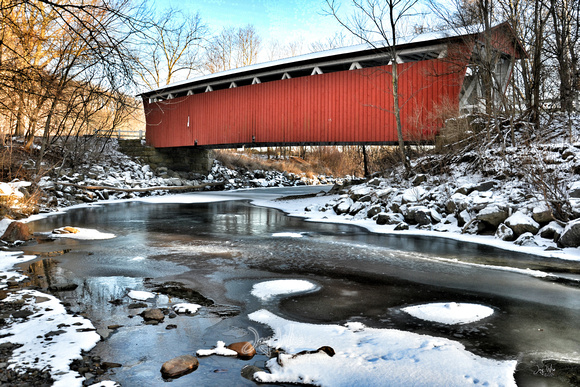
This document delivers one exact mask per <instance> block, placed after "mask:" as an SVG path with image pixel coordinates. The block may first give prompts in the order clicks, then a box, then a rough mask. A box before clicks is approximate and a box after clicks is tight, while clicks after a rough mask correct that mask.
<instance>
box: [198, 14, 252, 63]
mask: <svg viewBox="0 0 580 387" xmlns="http://www.w3.org/2000/svg"><path fill="white" fill-rule="evenodd" d="M260 45H261V38H260V37H259V36H258V33H257V32H256V29H255V28H254V26H252V25H247V26H246V27H240V28H237V29H236V28H224V29H223V30H222V31H221V32H220V33H219V34H218V35H216V36H214V37H213V38H212V39H210V40H209V42H208V45H207V47H206V58H205V62H204V69H205V70H206V71H207V72H209V73H217V72H220V71H225V70H229V69H235V68H238V67H243V66H248V65H251V64H254V63H257V61H258V53H259V49H260Z"/></svg>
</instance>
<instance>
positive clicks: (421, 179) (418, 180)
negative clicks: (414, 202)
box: [411, 175, 427, 187]
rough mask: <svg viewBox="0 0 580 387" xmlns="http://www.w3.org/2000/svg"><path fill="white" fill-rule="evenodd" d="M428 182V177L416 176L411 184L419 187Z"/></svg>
mask: <svg viewBox="0 0 580 387" xmlns="http://www.w3.org/2000/svg"><path fill="white" fill-rule="evenodd" d="M426 181H427V175H416V176H415V177H414V178H413V180H412V181H411V184H413V186H414V187H417V186H418V185H421V184H423V183H424V182H426Z"/></svg>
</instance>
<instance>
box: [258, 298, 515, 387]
mask: <svg viewBox="0 0 580 387" xmlns="http://www.w3.org/2000/svg"><path fill="white" fill-rule="evenodd" d="M249 318H250V319H251V320H253V321H256V322H259V323H263V324H266V325H269V326H270V327H271V329H272V330H273V331H274V336H273V337H271V338H270V339H268V340H267V341H266V342H265V343H266V344H267V345H269V346H270V347H274V348H278V349H283V350H284V351H285V352H286V353H287V355H283V356H279V357H278V358H272V359H270V360H268V362H267V363H266V366H267V368H268V370H269V372H257V373H255V374H254V378H255V380H256V381H258V382H263V383H297V384H314V385H319V386H333V387H334V386H379V385H380V386H469V385H473V384H476V383H479V385H483V386H486V385H487V386H516V383H515V380H514V376H513V374H514V371H515V369H516V364H517V361H515V360H512V361H502V360H494V359H487V358H483V357H480V356H477V355H474V354H473V353H471V352H468V351H467V350H466V349H465V347H464V346H463V345H462V344H461V343H458V342H456V341H452V340H449V339H444V338H438V337H432V336H427V335H420V334H416V333H412V332H404V331H399V330H395V329H375V328H367V327H364V326H361V325H355V326H354V327H356V328H357V329H352V327H353V325H350V327H345V326H340V325H314V324H306V323H299V322H293V321H289V320H286V319H284V318H281V317H279V316H276V315H274V314H273V313H271V312H269V311H267V310H259V311H257V312H254V313H252V314H250V315H249ZM323 346H330V347H331V348H333V349H334V351H335V355H334V356H332V357H331V356H329V355H327V354H326V353H323V352H315V353H312V354H305V355H296V356H294V354H297V353H299V352H301V351H316V350H317V349H318V348H320V347H323ZM443 370H444V372H443Z"/></svg>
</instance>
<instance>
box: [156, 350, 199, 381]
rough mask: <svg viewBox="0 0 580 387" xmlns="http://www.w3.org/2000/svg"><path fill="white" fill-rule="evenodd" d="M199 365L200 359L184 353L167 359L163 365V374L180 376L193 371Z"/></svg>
mask: <svg viewBox="0 0 580 387" xmlns="http://www.w3.org/2000/svg"><path fill="white" fill-rule="evenodd" d="M198 366H199V361H198V360H197V358H196V357H195V356H191V355H182V356H178V357H176V358H173V359H171V360H168V361H166V362H165V363H163V366H161V375H162V376H163V377H164V378H166V379H169V378H179V377H180V376H183V375H186V374H188V373H190V372H193V371H195V370H196V369H197V367H198Z"/></svg>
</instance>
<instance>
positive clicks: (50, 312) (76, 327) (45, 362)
mask: <svg viewBox="0 0 580 387" xmlns="http://www.w3.org/2000/svg"><path fill="white" fill-rule="evenodd" d="M1 302H24V307H23V308H24V309H26V310H29V311H30V312H32V314H31V315H30V316H29V317H28V318H26V319H20V318H8V319H6V323H7V325H6V326H4V327H3V328H2V338H0V343H6V342H11V343H17V344H22V347H20V348H19V349H18V351H15V352H14V353H13V354H12V357H11V359H10V360H9V366H8V368H9V369H13V370H14V371H16V372H24V371H25V370H26V368H36V369H46V370H50V373H51V375H52V377H53V379H54V380H55V382H54V384H53V386H55V387H59V386H60V387H74V386H79V387H80V386H82V382H83V380H84V378H82V377H80V375H79V374H78V373H77V372H76V371H72V370H71V369H70V367H69V365H70V363H71V362H72V361H73V360H75V359H80V358H81V352H82V351H89V350H90V349H91V348H93V347H94V346H95V345H96V343H97V342H98V341H99V340H100V339H101V338H100V336H99V335H98V334H97V333H96V332H94V326H93V325H92V323H91V322H90V321H89V320H87V319H85V318H83V317H80V316H76V317H75V316H72V315H70V314H68V313H67V312H66V310H65V308H64V306H63V304H62V303H61V302H60V301H59V300H58V299H57V298H56V297H54V296H52V295H49V294H44V293H40V292H38V291H36V290H20V291H17V292H14V293H12V294H11V295H9V296H8V297H7V298H5V299H3V300H2V301H1ZM31 332H34V334H31Z"/></svg>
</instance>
